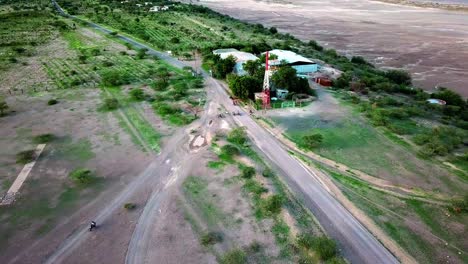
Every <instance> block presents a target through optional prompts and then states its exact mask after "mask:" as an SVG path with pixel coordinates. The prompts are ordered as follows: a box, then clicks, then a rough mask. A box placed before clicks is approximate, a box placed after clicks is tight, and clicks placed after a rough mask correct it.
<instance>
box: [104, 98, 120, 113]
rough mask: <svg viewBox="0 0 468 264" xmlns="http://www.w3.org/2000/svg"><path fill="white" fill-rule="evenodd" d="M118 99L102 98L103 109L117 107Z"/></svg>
mask: <svg viewBox="0 0 468 264" xmlns="http://www.w3.org/2000/svg"><path fill="white" fill-rule="evenodd" d="M119 105H120V104H119V101H118V100H117V99H115V98H106V99H105V100H104V109H105V110H115V109H117V108H119Z"/></svg>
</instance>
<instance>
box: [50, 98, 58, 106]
mask: <svg viewBox="0 0 468 264" xmlns="http://www.w3.org/2000/svg"><path fill="white" fill-rule="evenodd" d="M47 104H48V105H55V104H58V100H57V99H50V100H49V101H47Z"/></svg>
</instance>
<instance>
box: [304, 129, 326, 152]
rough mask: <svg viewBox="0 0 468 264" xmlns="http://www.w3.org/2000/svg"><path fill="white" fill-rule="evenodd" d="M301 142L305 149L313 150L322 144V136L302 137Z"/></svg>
mask: <svg viewBox="0 0 468 264" xmlns="http://www.w3.org/2000/svg"><path fill="white" fill-rule="evenodd" d="M302 140H303V142H304V143H303V144H304V147H305V148H306V149H314V148H316V147H318V146H320V144H321V143H322V142H323V136H322V135H321V134H318V133H316V134H311V135H307V136H303V137H302Z"/></svg>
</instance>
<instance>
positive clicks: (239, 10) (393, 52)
mask: <svg viewBox="0 0 468 264" xmlns="http://www.w3.org/2000/svg"><path fill="white" fill-rule="evenodd" d="M199 3H200V4H203V5H206V6H208V7H210V8H212V9H214V10H216V11H219V12H221V13H224V14H228V15H230V16H233V17H235V18H239V19H241V20H245V21H248V22H252V23H262V24H264V25H265V26H275V27H277V28H278V29H279V30H280V31H281V32H288V33H291V34H293V35H295V36H297V37H299V38H300V39H302V40H310V39H315V40H317V41H319V43H320V44H322V45H323V46H325V47H328V48H335V49H337V50H338V51H340V52H342V53H344V54H347V55H361V56H364V57H366V58H367V59H369V60H371V61H372V62H374V63H376V64H377V65H378V66H381V67H403V68H405V69H407V70H409V71H410V72H411V73H412V74H413V78H414V81H415V84H417V85H419V86H422V87H423V88H425V89H427V90H429V91H431V90H433V89H434V87H435V86H436V85H440V86H445V87H449V88H452V89H454V90H456V91H458V92H460V93H462V94H463V95H464V96H468V88H467V87H466V86H465V85H466V83H467V82H468V31H467V28H468V15H467V13H465V12H455V11H448V10H441V9H431V8H420V7H412V6H402V5H394V4H387V3H381V2H374V1H366V0H356V1H346V0H330V1H307V0H298V1H255V0H240V1H228V0H201V1H200V2H199Z"/></svg>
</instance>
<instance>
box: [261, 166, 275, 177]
mask: <svg viewBox="0 0 468 264" xmlns="http://www.w3.org/2000/svg"><path fill="white" fill-rule="evenodd" d="M273 175H274V174H273V171H272V170H271V169H270V168H266V169H264V170H263V172H262V176H263V177H265V178H270V177H272V176H273Z"/></svg>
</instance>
